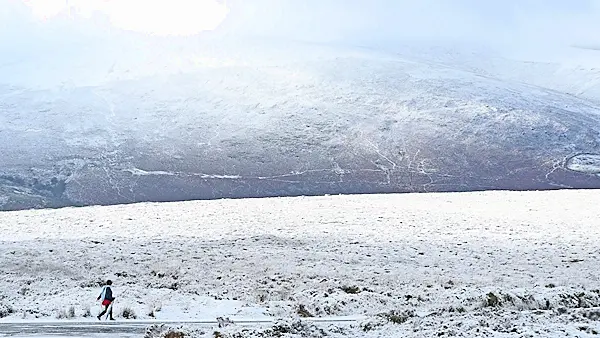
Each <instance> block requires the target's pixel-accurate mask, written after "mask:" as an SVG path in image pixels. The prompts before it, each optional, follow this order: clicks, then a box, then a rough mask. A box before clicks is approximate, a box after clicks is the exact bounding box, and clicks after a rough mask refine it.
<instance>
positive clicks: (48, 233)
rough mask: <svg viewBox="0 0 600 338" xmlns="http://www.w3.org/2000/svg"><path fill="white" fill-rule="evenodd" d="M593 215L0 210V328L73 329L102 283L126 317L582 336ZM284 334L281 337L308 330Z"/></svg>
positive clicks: (584, 210)
mask: <svg viewBox="0 0 600 338" xmlns="http://www.w3.org/2000/svg"><path fill="white" fill-rule="evenodd" d="M598 205H600V193H598V191H596V190H588V191H575V190H569V191H551V192H478V193H449V194H405V195H363V196H328V197H310V198H308V197H307V198H302V197H300V198H279V199H251V200H218V201H217V200H215V201H202V202H183V203H162V204H135V205H119V206H110V207H86V208H67V209H60V210H36V211H19V212H4V213H0V238H2V241H0V257H1V259H0V274H1V275H0V314H2V315H3V316H5V315H8V316H7V317H5V318H4V319H2V321H9V322H13V321H20V320H51V321H55V320H56V317H57V315H58V314H60V313H61V312H65V313H67V314H68V312H69V308H70V307H74V310H75V316H76V318H75V319H73V320H91V319H82V318H81V317H82V316H83V315H84V314H85V312H86V311H87V309H90V310H91V312H92V313H95V312H96V311H97V310H98V307H97V304H96V303H95V302H94V300H95V298H96V296H97V293H98V292H99V286H100V282H101V281H102V280H104V279H106V278H111V279H113V280H114V281H115V292H116V295H117V299H118V300H117V303H116V305H115V311H116V312H117V313H121V312H122V310H123V309H124V308H126V307H130V308H132V309H133V311H134V312H135V313H136V315H137V318H138V319H151V318H152V317H150V313H151V312H154V315H155V317H156V318H157V319H159V320H161V319H162V320H168V319H177V320H182V319H211V320H214V319H215V318H216V317H218V316H228V317H230V318H231V319H233V320H234V321H235V320H236V319H240V318H246V319H247V318H253V319H261V318H271V319H274V318H299V317H300V316H301V315H312V316H344V315H352V316H356V315H361V316H362V315H364V316H368V317H369V318H370V319H367V320H364V321H361V322H360V323H357V324H354V325H352V326H351V327H343V328H341V329H339V330H338V329H336V328H331V326H330V325H319V327H320V328H321V329H323V330H325V332H326V333H328V334H330V335H331V336H356V337H365V336H367V337H370V336H373V337H375V336H386V337H390V336H409V337H431V336H434V335H440V336H452V335H455V336H464V337H492V336H493V337H505V336H519V337H528V336H529V337H534V336H536V337H539V336H544V337H559V336H560V337H563V336H573V337H574V336H579V337H584V336H593V335H594V333H595V332H600V325H599V322H598V318H599V317H600V309H599V308H598V307H600V291H599V290H600V277H599V275H598V263H599V258H600V244H598V243H599V242H598V240H597V238H598V235H599V234H600V208H598ZM152 309H154V310H155V311H151V310H152ZM159 309H160V310H159ZM393 311H395V316H389V313H390V312H393ZM382 313H387V314H388V315H385V316H384V315H381V316H378V314H382ZM386 318H387V319H386ZM389 319H392V320H394V321H398V322H403V323H399V324H394V323H390V322H388V320H389ZM380 325H381V326H380ZM295 327H296V328H297V330H296V331H294V330H292V329H293V328H294V326H293V325H291V326H287V329H286V330H287V331H289V332H292V333H293V332H296V333H298V334H302V332H304V333H305V332H307V330H308V331H310V330H313V328H311V326H310V325H309V324H306V325H305V326H302V325H300V326H298V325H297V326H295ZM298 327H300V328H299V329H298ZM290 328H291V329H290ZM365 328H366V329H367V330H368V329H371V330H370V331H369V330H368V332H365V331H364V329H365ZM303 330H304V331H303ZM205 331H206V330H205ZM234 332H242V329H241V328H240V327H237V326H233V327H232V328H231V327H228V328H226V329H225V330H223V333H224V334H225V335H226V336H227V334H231V335H232V334H233V333H234ZM205 333H206V334H207V335H206V336H209V335H208V334H210V335H212V330H208V331H206V332H205ZM242 334H243V335H242V337H245V336H250V334H251V333H249V332H248V331H246V332H245V333H243V332H242ZM267 334H274V333H273V332H271V333H267ZM198 336H200V337H203V336H204V335H202V334H198ZM267 336H268V335H267ZM315 336H319V334H318V333H315Z"/></svg>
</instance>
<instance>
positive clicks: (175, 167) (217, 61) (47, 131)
mask: <svg viewBox="0 0 600 338" xmlns="http://www.w3.org/2000/svg"><path fill="white" fill-rule="evenodd" d="M88 47H89V48H88ZM88 47H86V48H83V49H80V50H77V51H73V53H71V54H70V57H69V58H67V59H65V58H64V55H65V53H64V51H62V52H61V53H60V54H56V55H55V54H52V53H50V54H48V55H46V56H45V58H44V61H43V62H42V61H40V60H39V59H34V60H25V61H22V62H21V63H17V64H13V65H11V66H10V67H3V68H1V69H0V74H1V75H2V78H3V79H4V80H3V81H4V84H3V85H0V97H2V100H1V101H0V110H1V111H2V114H1V115H0V122H1V123H0V147H2V149H1V151H2V154H3V156H2V159H1V160H0V161H1V169H0V171H1V172H0V191H1V194H0V195H1V198H0V209H4V210H11V209H23V208H38V207H56V206H67V205H89V204H115V203H129V202H139V201H174V200H188V199H213V198H224V197H225V198H229V197H265V196H295V195H322V194H338V193H385V192H428V191H431V192H434V191H469V190H489V189H509V190H529V189H556V188H598V187H600V178H599V177H598V175H597V174H598V173H600V164H598V160H597V158H598V154H600V145H599V144H598V141H599V136H598V135H599V134H600V130H599V129H600V120H599V116H600V115H599V113H600V110H599V105H598V104H597V103H596V102H597V101H595V100H593V99H590V98H585V97H581V98H579V97H576V96H573V95H569V94H566V93H561V92H559V91H557V90H553V89H548V88H543V87H540V86H534V85H531V84H526V83H522V82H518V81H511V80H507V79H503V78H501V77H498V78H495V77H494V76H488V75H482V74H481V72H477V71H474V70H468V69H462V68H464V67H462V68H461V67H459V66H452V65H448V64H443V63H440V62H438V61H435V60H432V59H431V58H428V57H425V56H423V57H419V55H418V54H414V53H413V55H404V56H402V55H394V54H391V53H383V52H377V51H371V50H367V49H356V48H354V49H352V48H347V47H340V46H321V45H309V44H301V43H289V42H288V43H285V44H284V43H282V42H278V41H247V42H239V41H233V42H232V41H228V40H217V39H214V40H211V39H208V40H198V41H196V43H194V44H192V45H188V44H186V43H185V42H183V41H174V42H173V41H171V42H169V43H166V42H165V43H164V44H162V42H160V41H159V42H156V41H153V40H152V41H150V42H143V43H141V42H134V40H133V39H132V40H127V39H126V38H121V40H119V39H117V40H116V42H110V43H108V42H107V43H106V44H105V45H100V46H99V47H98V46H96V47H94V46H88ZM123 50H125V51H126V52H122V51H123ZM580 155H583V156H586V157H585V158H583V157H581V156H580ZM590 159H591V162H590ZM582 164H583V166H584V167H585V170H579V169H578V168H581V167H582ZM572 169H574V170H572Z"/></svg>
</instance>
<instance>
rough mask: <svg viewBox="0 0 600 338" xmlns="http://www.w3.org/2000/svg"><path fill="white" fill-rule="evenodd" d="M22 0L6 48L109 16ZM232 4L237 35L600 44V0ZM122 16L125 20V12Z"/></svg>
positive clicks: (5, 8) (8, 3) (59, 36)
mask: <svg viewBox="0 0 600 338" xmlns="http://www.w3.org/2000/svg"><path fill="white" fill-rule="evenodd" d="M23 1H27V0H0V51H2V52H3V53H7V52H8V53H10V51H12V50H14V51H15V52H17V51H19V50H31V48H34V49H35V47H36V46H38V47H39V46H46V47H47V46H52V44H54V43H58V42H61V41H62V42H64V41H74V39H75V40H77V41H82V40H83V41H86V40H93V39H94V36H96V37H97V36H98V34H100V35H101V34H102V32H103V30H102V29H100V28H98V27H101V24H100V22H105V24H106V22H108V21H110V20H109V19H106V18H105V17H103V16H102V15H99V16H97V17H95V18H94V19H93V20H95V21H92V20H88V19H82V18H80V20H78V21H73V20H72V19H68V18H65V17H58V18H54V19H50V20H41V19H39V18H36V17H34V16H33V15H32V13H31V11H30V9H29V8H28V7H27V6H24V5H23ZM37 1H46V0H37ZM47 1H56V0H47ZM58 1H60V0H58ZM70 1H85V0H70ZM88 1H100V2H102V1H105V2H106V1H109V2H110V1H112V2H113V3H127V2H130V3H136V4H137V5H136V6H137V12H136V11H132V12H131V13H132V15H136V16H144V15H148V14H147V13H146V12H148V10H147V7H148V6H147V5H144V4H149V3H162V4H163V7H162V8H163V9H162V10H160V11H155V12H153V14H152V15H155V17H150V18H146V19H147V21H150V22H152V21H157V20H158V21H159V20H161V18H160V17H156V16H157V15H158V16H165V17H167V16H170V17H177V16H178V15H181V20H179V21H180V22H179V24H185V23H186V22H185V21H186V20H187V21H190V22H191V23H193V22H198V21H201V20H205V21H206V20H208V19H207V18H206V14H205V13H204V14H203V13H199V9H198V8H189V9H182V8H178V9H176V8H172V11H171V12H170V11H169V10H167V9H166V8H167V7H165V6H167V5H165V4H177V3H180V4H181V5H180V7H181V6H185V3H186V0H144V1H137V2H136V0H88ZM189 1H194V0H187V2H188V3H189ZM196 1H224V0H196ZM227 4H228V6H229V9H230V12H229V14H228V16H227V18H226V20H225V21H224V22H223V24H222V25H221V26H220V28H219V29H218V31H226V32H231V33H232V34H237V35H261V36H277V37H289V38H294V39H303V40H313V41H344V42H349V43H360V44H365V43H369V42H376V43H385V42H388V43H393V42H395V41H399V40H407V39H408V40H424V41H425V40H427V41H429V40H432V41H436V40H439V41H471V42H472V41H475V42H481V43H488V44H500V45H503V46H504V45H515V46H519V45H529V46H531V45H537V44H539V45H544V44H551V45H552V44H553V45H569V44H595V45H599V44H600V37H599V36H600V34H599V32H600V0H228V1H227ZM130 5H131V4H130ZM174 6H175V5H174ZM172 7H173V6H172ZM145 13H146V14H145ZM180 13H185V15H183V14H180ZM203 15H204V16H203ZM103 18H104V19H103ZM103 20H104V21H103ZM119 20H121V22H123V21H127V20H128V19H127V17H125V18H123V15H121V16H120V18H119ZM131 20H136V18H133V17H132V18H131Z"/></svg>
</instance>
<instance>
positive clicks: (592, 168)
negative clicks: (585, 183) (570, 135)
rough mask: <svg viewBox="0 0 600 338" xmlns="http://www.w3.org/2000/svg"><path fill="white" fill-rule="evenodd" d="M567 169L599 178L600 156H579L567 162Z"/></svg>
mask: <svg viewBox="0 0 600 338" xmlns="http://www.w3.org/2000/svg"><path fill="white" fill-rule="evenodd" d="M567 168H568V169H570V170H573V171H577V172H580V173H586V174H596V175H599V176H600V155H599V154H581V155H577V156H574V157H572V158H571V159H569V160H568V161H567Z"/></svg>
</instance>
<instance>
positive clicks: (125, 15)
mask: <svg viewBox="0 0 600 338" xmlns="http://www.w3.org/2000/svg"><path fill="white" fill-rule="evenodd" d="M23 1H24V2H25V3H26V4H27V5H28V6H29V7H30V8H31V10H32V12H33V14H34V16H35V17H36V18H38V19H41V20H46V19H49V18H52V17H54V16H56V15H58V14H61V13H65V12H71V13H75V12H77V13H78V14H79V15H83V16H85V17H90V16H91V15H92V14H93V13H94V12H100V13H103V14H105V15H107V16H108V17H109V18H110V21H111V23H112V24H113V25H114V26H116V27H118V28H121V29H125V30H131V31H137V32H143V33H148V34H155V35H192V34H197V33H200V32H202V31H209V30H214V29H216V28H217V27H218V26H219V25H220V24H221V23H222V22H223V21H224V20H225V18H226V17H227V14H228V12H229V10H228V8H227V6H226V5H225V4H224V3H220V2H219V1H217V0H23Z"/></svg>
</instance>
